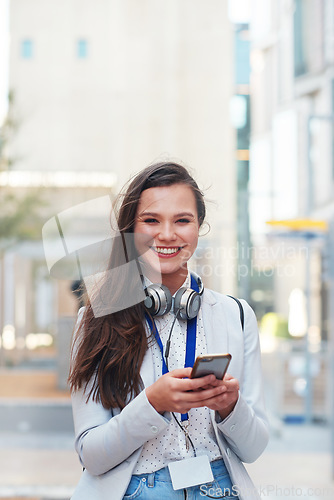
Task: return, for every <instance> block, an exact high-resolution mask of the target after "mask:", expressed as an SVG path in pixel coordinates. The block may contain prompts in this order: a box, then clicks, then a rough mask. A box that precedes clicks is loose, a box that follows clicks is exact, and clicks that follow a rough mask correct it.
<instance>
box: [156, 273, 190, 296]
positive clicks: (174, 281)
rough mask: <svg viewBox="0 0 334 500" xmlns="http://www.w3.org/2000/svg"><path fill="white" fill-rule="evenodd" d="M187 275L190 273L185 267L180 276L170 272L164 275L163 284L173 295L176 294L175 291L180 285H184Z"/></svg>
mask: <svg viewBox="0 0 334 500" xmlns="http://www.w3.org/2000/svg"><path fill="white" fill-rule="evenodd" d="M187 275H188V271H187V269H185V270H184V272H183V273H182V274H181V273H180V274H178V276H174V275H170V274H167V275H162V284H163V285H165V286H166V287H167V288H168V289H169V291H170V293H171V294H172V295H174V293H175V292H176V291H177V290H178V289H179V288H180V286H181V285H183V283H184V280H185V279H186V277H187Z"/></svg>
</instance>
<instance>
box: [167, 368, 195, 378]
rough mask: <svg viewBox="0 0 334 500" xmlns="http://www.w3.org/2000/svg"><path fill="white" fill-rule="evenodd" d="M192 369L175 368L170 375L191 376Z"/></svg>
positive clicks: (176, 376) (178, 376)
mask: <svg viewBox="0 0 334 500" xmlns="http://www.w3.org/2000/svg"><path fill="white" fill-rule="evenodd" d="M191 370H192V368H176V369H175V370H172V371H171V372H169V375H170V376H171V377H175V378H189V377H190V374H191Z"/></svg>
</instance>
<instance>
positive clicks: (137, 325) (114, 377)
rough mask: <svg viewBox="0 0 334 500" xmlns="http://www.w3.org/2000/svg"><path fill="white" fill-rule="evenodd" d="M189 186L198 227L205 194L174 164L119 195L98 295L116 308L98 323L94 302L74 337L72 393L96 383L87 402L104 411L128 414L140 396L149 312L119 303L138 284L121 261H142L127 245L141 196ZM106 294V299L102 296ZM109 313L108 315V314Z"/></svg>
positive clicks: (158, 167) (140, 177) (160, 166)
mask: <svg viewBox="0 0 334 500" xmlns="http://www.w3.org/2000/svg"><path fill="white" fill-rule="evenodd" d="M180 183H182V184H186V185H188V186H189V187H190V188H191V189H192V191H193V193H194V196H195V199H196V206H197V215H198V222H199V225H200V226H201V225H202V223H203V221H204V219H205V213H206V211H205V203H204V198H203V193H202V192H201V191H200V189H199V187H198V185H197V183H196V182H195V180H194V179H193V177H192V176H191V175H190V173H189V172H188V170H187V169H186V168H185V167H183V166H182V165H179V164H178V163H175V162H159V163H155V164H152V165H150V166H149V167H147V168H145V169H144V170H142V171H141V172H139V173H138V174H137V175H136V176H135V177H134V178H133V179H132V180H131V182H130V183H129V185H128V188H127V190H126V192H125V194H124V195H121V202H120V208H119V211H118V217H117V223H118V228H119V230H120V235H121V237H120V238H116V239H115V244H114V246H113V249H112V252H111V257H110V263H109V266H110V269H113V271H114V270H115V272H113V276H112V278H111V279H105V280H104V282H103V283H102V284H101V286H100V290H99V292H98V293H100V294H101V296H102V295H103V301H104V302H106V301H107V302H108V304H109V303H110V304H114V311H115V312H111V313H108V314H105V315H101V316H99V317H97V316H96V314H94V310H93V307H92V302H91V301H88V304H87V306H86V308H85V311H84V314H83V318H82V320H81V323H80V326H79V328H78V329H77V333H76V334H75V337H74V342H73V347H72V363H71V370H70V375H69V384H70V387H71V390H72V391H75V390H78V389H80V388H81V387H83V386H84V388H85V389H86V390H87V388H88V383H89V382H90V381H92V384H90V386H89V390H88V391H87V392H88V394H87V400H88V399H89V398H90V397H92V398H93V400H95V401H98V400H100V401H101V403H102V405H103V406H104V407H105V408H115V407H118V408H121V409H122V408H124V406H125V405H126V403H127V402H128V401H129V400H130V399H131V398H133V397H134V396H136V395H138V394H139V392H140V390H142V388H143V386H142V380H141V377H140V368H141V365H142V362H143V359H144V355H145V353H146V351H147V348H148V342H149V340H148V338H147V335H146V330H145V309H144V305H143V303H142V302H141V303H139V304H135V305H133V306H131V307H128V308H126V309H123V310H119V308H118V307H117V303H119V301H120V300H121V298H122V295H123V296H124V291H126V293H131V291H132V290H134V289H135V288H136V287H138V286H140V283H138V281H136V279H135V278H134V277H133V273H129V272H127V268H129V266H124V268H120V266H121V264H123V263H124V258H123V261H122V259H121V257H120V256H121V255H124V249H125V251H126V261H127V262H130V261H133V260H135V259H136V258H137V257H138V255H137V252H136V249H135V246H134V244H133V243H132V241H131V240H133V239H130V241H129V240H128V241H125V240H126V236H127V234H128V233H130V234H131V233H133V232H134V225H135V220H136V213H137V207H138V203H139V199H140V195H141V193H142V192H143V191H145V190H146V189H149V188H152V187H160V186H170V185H172V184H180ZM102 291H103V293H102ZM109 310H110V309H109Z"/></svg>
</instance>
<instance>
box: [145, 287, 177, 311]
mask: <svg viewBox="0 0 334 500" xmlns="http://www.w3.org/2000/svg"><path fill="white" fill-rule="evenodd" d="M145 293H146V298H145V300H144V306H145V307H146V309H147V311H148V312H149V313H150V314H151V315H152V316H162V315H163V314H166V313H168V312H169V311H170V310H171V307H172V296H171V293H170V291H169V289H168V288H167V287H166V286H165V285H155V284H154V285H150V286H148V287H147V288H146V289H145Z"/></svg>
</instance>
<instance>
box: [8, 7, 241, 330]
mask: <svg viewBox="0 0 334 500" xmlns="http://www.w3.org/2000/svg"><path fill="white" fill-rule="evenodd" d="M10 38H11V44H10V85H9V87H10V90H11V92H12V95H13V109H12V112H13V116H14V117H15V121H16V123H17V127H16V130H15V133H14V134H13V138H12V140H11V142H10V148H9V152H10V156H11V158H13V160H14V162H13V169H12V172H10V173H8V174H4V175H3V176H2V178H1V179H2V181H1V182H2V185H3V186H11V185H12V186H14V187H15V186H20V187H19V188H20V189H21V188H22V189H29V188H30V186H31V185H33V184H34V183H36V182H37V183H38V182H40V185H42V186H45V187H46V188H47V190H48V191H47V192H48V195H47V199H48V201H49V206H48V207H47V209H45V213H47V214H48V216H47V217H45V221H46V220H47V218H48V217H49V216H53V215H55V214H57V213H59V212H60V211H62V210H65V209H68V208H70V207H72V206H73V205H75V204H78V203H80V202H84V201H86V200H89V199H93V198H94V197H97V196H102V195H104V194H106V193H109V194H111V196H114V194H115V193H116V192H117V191H118V189H119V188H120V186H121V185H123V183H124V181H126V180H127V179H128V178H129V176H130V175H132V174H134V173H135V172H137V171H139V170H140V169H142V168H143V167H145V166H146V165H148V164H149V163H151V162H152V161H154V160H155V159H165V158H171V159H176V160H181V161H183V162H184V163H185V164H186V165H187V166H189V167H190V168H191V169H193V172H194V175H195V177H196V178H197V179H198V181H199V184H200V185H201V186H202V187H203V188H204V191H205V193H207V195H208V198H209V200H210V201H209V204H208V212H209V213H208V221H209V223H210V226H211V231H210V233H209V234H208V235H207V236H205V237H202V238H200V246H199V251H198V253H197V255H196V258H195V260H196V262H195V264H196V266H197V270H198V272H199V273H200V274H202V276H203V278H204V281H205V284H206V286H212V287H214V288H216V289H217V290H221V291H226V292H229V293H234V292H235V289H236V278H235V255H234V253H233V252H229V251H227V249H230V248H235V246H236V217H237V208H236V189H237V176H236V167H235V145H236V139H235V130H234V127H233V126H232V124H231V121H230V98H231V96H232V95H233V94H234V92H235V89H234V78H233V39H234V30H233V26H232V25H231V23H230V22H229V20H228V16H227V3H225V2H221V1H220V0H209V1H208V2H205V3H203V2H202V1H201V0H195V1H192V2H179V1H178V0H170V1H168V2H163V1H158V2H157V1H156V0H145V1H144V2H133V1H132V0H104V1H102V2H98V3H94V4H92V3H91V2H82V1H80V0H67V1H66V2H64V1H63V2H59V1H56V0H48V1H45V0H34V1H32V0H11V2H10ZM38 179H39V181H38ZM15 182H16V183H18V184H15ZM64 183H65V184H66V186H64V185H62V184H64ZM15 189H16V187H15ZM211 201H212V203H211ZM91 225H94V221H93V222H92V221H90V220H87V229H88V228H89V227H91ZM203 232H205V228H204V230H203ZM23 247H24V248H23ZM37 247H38V248H37ZM25 252H26V253H25ZM34 252H35V253H34ZM14 253H15V256H13V255H12V254H10V255H8V256H6V257H5V259H7V260H8V262H9V261H10V262H12V264H11V265H10V266H9V267H7V264H5V265H4V271H3V278H2V279H3V280H4V282H5V283H6V285H5V286H6V288H7V289H9V290H11V292H10V294H8V296H7V297H6V301H7V302H6V304H7V305H6V310H9V311H12V312H11V313H10V314H9V313H8V314H7V313H6V314H7V315H6V320H5V323H8V322H9V323H10V324H14V326H15V325H16V322H17V319H16V316H17V315H19V314H21V316H22V318H21V323H22V325H23V324H24V329H25V330H26V332H25V333H28V332H29V331H31V329H32V326H31V325H32V323H31V321H33V324H35V327H34V328H35V329H37V331H38V329H40V328H44V329H45V328H46V325H47V324H50V323H53V322H54V321H57V318H58V317H59V316H61V315H67V314H73V313H74V311H75V301H74V300H72V299H73V297H71V296H70V298H69V296H68V295H67V294H64V293H63V290H64V287H65V288H66V290H67V289H68V288H69V285H70V283H61V282H59V283H58V284H57V285H55V284H54V282H48V284H47V285H46V284H45V283H44V281H48V278H47V274H48V273H47V270H46V268H45V267H43V263H42V260H43V257H42V251H41V244H40V245H25V246H22V248H21V249H16V250H15V252H14ZM25 256H26V257H27V259H28V260H29V262H30V264H29V265H32V264H31V263H33V262H34V261H35V260H36V259H37V260H38V262H39V265H38V266H37V267H38V268H39V270H38V271H36V273H37V274H36V276H43V280H42V282H43V283H42V285H41V286H42V288H41V289H40V291H36V292H35V291H34V297H33V298H31V297H30V298H26V300H27V301H28V302H29V304H31V302H34V304H35V305H34V306H32V305H29V307H28V306H27V311H28V309H29V308H30V309H31V307H33V308H34V311H35V312H33V313H31V312H30V313H29V314H28V312H26V313H23V312H22V311H23V309H21V302H22V299H20V300H21V302H20V300H19V298H18V296H16V297H15V294H14V292H13V291H14V289H15V288H16V284H15V283H16V282H15V280H14V274H13V272H12V271H9V269H12V268H15V267H16V264H15V259H16V258H19V259H21V258H26V257H25ZM13 259H14V260H13ZM7 269H8V270H7ZM13 280H14V281H13ZM37 281H40V278H37ZM25 283H29V284H27V285H24V286H23V288H24V287H25V293H26V297H28V295H29V290H30V289H31V282H29V281H25ZM36 286H37V288H36V290H38V286H39V285H36ZM43 287H44V288H43ZM45 287H49V292H48V294H47V293H45V290H46V288H45ZM34 290H35V288H34ZM17 293H18V292H17ZM17 293H16V295H17ZM55 295H56V296H58V297H59V301H55V300H54V297H55ZM41 297H44V299H45V301H47V302H48V303H49V304H52V306H50V307H51V309H50V307H49V308H46V309H45V308H42V311H40V312H39V313H38V310H39V309H40V304H41V302H40V300H39V299H40V298H41ZM47 297H49V298H47ZM36 300H37V301H36ZM9 302H10V304H11V305H10V306H8V303H9ZM55 303H56V304H57V305H56V306H55ZM7 307H8V309H7ZM3 308H4V306H3ZM15 310H16V312H15ZM18 310H21V312H20V313H18V312H17V311H18ZM47 311H49V312H47ZM36 314H38V315H39V317H41V316H43V318H44V319H43V322H41V321H42V320H37V319H36ZM32 317H34V318H35V319H32V320H31V321H30V320H28V318H32ZM42 325H44V326H43V327H42Z"/></svg>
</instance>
